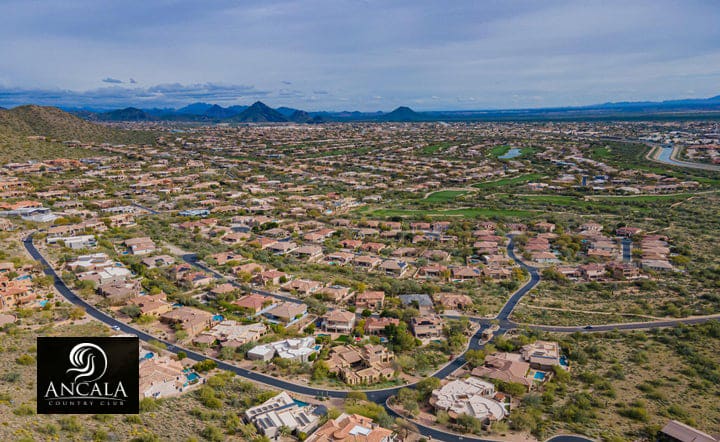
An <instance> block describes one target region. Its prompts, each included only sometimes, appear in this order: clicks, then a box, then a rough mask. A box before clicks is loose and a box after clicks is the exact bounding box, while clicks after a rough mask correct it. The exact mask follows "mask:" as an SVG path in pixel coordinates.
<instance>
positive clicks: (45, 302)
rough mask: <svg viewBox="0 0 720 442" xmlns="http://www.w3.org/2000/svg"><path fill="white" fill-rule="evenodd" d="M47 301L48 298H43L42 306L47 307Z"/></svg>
mask: <svg viewBox="0 0 720 442" xmlns="http://www.w3.org/2000/svg"><path fill="white" fill-rule="evenodd" d="M47 303H48V300H47V299H43V300H42V301H40V307H45V306H46V305H47Z"/></svg>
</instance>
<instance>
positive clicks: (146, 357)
mask: <svg viewBox="0 0 720 442" xmlns="http://www.w3.org/2000/svg"><path fill="white" fill-rule="evenodd" d="M153 356H155V353H153V352H151V351H149V352H147V353H145V356H143V357H144V358H145V359H152V358H153Z"/></svg>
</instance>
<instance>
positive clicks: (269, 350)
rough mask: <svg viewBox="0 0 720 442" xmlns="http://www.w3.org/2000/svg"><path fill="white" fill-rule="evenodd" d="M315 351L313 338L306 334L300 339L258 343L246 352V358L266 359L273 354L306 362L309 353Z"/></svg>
mask: <svg viewBox="0 0 720 442" xmlns="http://www.w3.org/2000/svg"><path fill="white" fill-rule="evenodd" d="M313 353H317V349H316V348H315V338H314V337H312V336H307V337H305V338H300V339H284V340H282V341H277V342H271V343H269V344H263V345H258V346H257V347H255V348H253V349H252V350H250V351H248V352H247V357H248V359H262V360H264V361H268V360H270V359H272V358H273V357H274V356H275V355H277V357H279V358H282V359H290V360H293V361H300V362H307V361H308V358H309V357H310V355H311V354H313Z"/></svg>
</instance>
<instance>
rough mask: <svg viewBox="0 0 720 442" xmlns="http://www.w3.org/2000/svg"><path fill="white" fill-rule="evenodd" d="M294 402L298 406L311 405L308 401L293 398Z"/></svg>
mask: <svg viewBox="0 0 720 442" xmlns="http://www.w3.org/2000/svg"><path fill="white" fill-rule="evenodd" d="M293 402H295V403H296V404H297V406H298V407H307V406H308V405H310V404H308V403H307V402H303V401H301V400H299V399H293Z"/></svg>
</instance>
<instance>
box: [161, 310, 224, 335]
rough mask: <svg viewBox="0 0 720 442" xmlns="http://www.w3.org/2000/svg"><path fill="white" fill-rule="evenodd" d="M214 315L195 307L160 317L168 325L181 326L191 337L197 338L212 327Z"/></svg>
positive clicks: (173, 311) (170, 312)
mask: <svg viewBox="0 0 720 442" xmlns="http://www.w3.org/2000/svg"><path fill="white" fill-rule="evenodd" d="M212 318H213V315H212V313H209V312H206V311H204V310H199V309H196V308H193V307H179V308H176V309H174V310H171V311H169V312H167V313H164V314H162V315H160V320H161V321H162V322H166V323H168V324H180V325H181V326H182V328H183V330H185V331H186V332H187V333H188V335H189V336H195V335H197V334H198V333H200V332H202V331H203V330H205V328H207V327H210V326H211V325H212Z"/></svg>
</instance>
